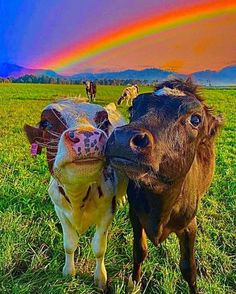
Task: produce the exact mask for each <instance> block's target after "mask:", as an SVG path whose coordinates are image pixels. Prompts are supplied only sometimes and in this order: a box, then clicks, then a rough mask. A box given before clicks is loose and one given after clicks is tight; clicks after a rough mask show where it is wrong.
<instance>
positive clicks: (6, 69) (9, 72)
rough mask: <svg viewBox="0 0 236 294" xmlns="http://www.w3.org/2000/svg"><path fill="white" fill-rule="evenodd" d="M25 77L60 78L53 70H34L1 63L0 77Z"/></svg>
mask: <svg viewBox="0 0 236 294" xmlns="http://www.w3.org/2000/svg"><path fill="white" fill-rule="evenodd" d="M24 75H35V76H43V75H44V76H49V77H57V76H59V75H58V74H57V73H56V72H55V71H53V70H45V69H32V68H25V67H23V66H19V65H17V64H11V63H0V77H3V78H8V77H14V78H18V77H21V76H24Z"/></svg>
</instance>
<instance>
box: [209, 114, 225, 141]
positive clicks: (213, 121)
mask: <svg viewBox="0 0 236 294" xmlns="http://www.w3.org/2000/svg"><path fill="white" fill-rule="evenodd" d="M222 125H223V117H222V116H221V115H218V116H214V115H211V117H210V119H209V125H208V136H209V137H213V136H215V135H216V133H217V132H218V130H219V129H220V128H221V126H222Z"/></svg>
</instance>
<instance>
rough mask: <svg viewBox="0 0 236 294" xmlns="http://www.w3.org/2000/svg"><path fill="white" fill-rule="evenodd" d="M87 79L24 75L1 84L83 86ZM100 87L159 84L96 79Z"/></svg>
mask: <svg viewBox="0 0 236 294" xmlns="http://www.w3.org/2000/svg"><path fill="white" fill-rule="evenodd" d="M84 81H85V79H78V80H72V79H66V78H63V77H49V76H35V75H24V76H22V77H18V78H13V77H9V78H2V77H0V83H32V84H68V85H82V84H83V83H84ZM93 82H94V83H96V84H99V85H114V86H117V85H132V84H137V85H154V84H157V82H158V81H157V80H155V81H152V82H150V81H148V80H139V79H135V80H134V79H123V80H122V79H95V80H94V81H93Z"/></svg>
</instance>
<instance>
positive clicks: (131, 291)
mask: <svg viewBox="0 0 236 294" xmlns="http://www.w3.org/2000/svg"><path fill="white" fill-rule="evenodd" d="M127 293H128V294H138V293H141V292H140V284H139V283H136V282H135V281H133V280H132V275H130V276H129V281H128V286H127Z"/></svg>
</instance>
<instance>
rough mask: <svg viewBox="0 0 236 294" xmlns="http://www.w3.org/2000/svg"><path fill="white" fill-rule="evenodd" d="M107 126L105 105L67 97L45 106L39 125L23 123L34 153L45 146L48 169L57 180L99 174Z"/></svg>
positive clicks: (71, 180) (77, 178) (108, 125)
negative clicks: (71, 99) (80, 101)
mask: <svg viewBox="0 0 236 294" xmlns="http://www.w3.org/2000/svg"><path fill="white" fill-rule="evenodd" d="M110 127H111V124H110V122H109V119H108V113H107V111H106V109H105V108H103V107H101V106H99V105H95V104H89V103H79V104H78V103H74V102H73V101H70V100H68V101H59V102H57V103H53V104H50V105H49V106H47V107H46V108H45V109H44V111H43V112H42V114H41V120H40V123H39V124H38V126H37V127H32V126H29V125H26V126H25V131H26V134H27V136H28V139H29V141H30V143H31V144H33V146H34V147H35V146H36V147H35V148H36V149H34V150H33V152H34V153H40V151H41V149H42V147H46V151H47V160H48V165H49V169H50V172H51V173H52V174H53V175H54V176H55V177H56V178H57V179H58V180H59V182H61V183H62V184H65V183H71V184H73V182H74V181H75V182H76V183H77V184H79V183H80V181H81V182H83V183H85V182H86V181H91V180H93V179H95V178H94V177H97V176H100V175H99V170H101V168H102V167H103V166H104V163H105V158H104V154H103V151H104V146H105V143H106V141H107V136H108V134H109V132H110ZM37 148H38V149H37Z"/></svg>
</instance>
